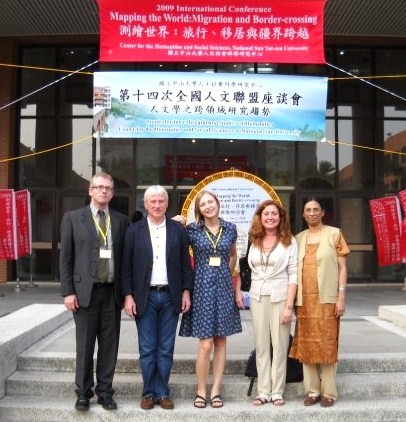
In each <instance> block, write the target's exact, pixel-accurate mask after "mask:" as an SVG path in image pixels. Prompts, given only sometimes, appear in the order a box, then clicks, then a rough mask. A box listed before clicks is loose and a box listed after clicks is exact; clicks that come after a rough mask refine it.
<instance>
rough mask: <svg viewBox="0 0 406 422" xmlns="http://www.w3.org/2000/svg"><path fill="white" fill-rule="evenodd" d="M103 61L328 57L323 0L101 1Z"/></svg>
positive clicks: (321, 60)
mask: <svg viewBox="0 0 406 422" xmlns="http://www.w3.org/2000/svg"><path fill="white" fill-rule="evenodd" d="M98 3H99V11H100V61H102V62H103V61H104V62H140V61H141V62H157V61H162V62H168V61H170V62H179V61H182V62H232V63H236V62H244V63H268V62H271V63H325V58H324V43H323V15H324V5H325V0H284V1H282V0H273V1H266V0H250V1H249V2H247V1H246V0H182V1H176V2H165V3H164V2H157V1H155V0H148V1H145V0H131V1H125V0H98Z"/></svg>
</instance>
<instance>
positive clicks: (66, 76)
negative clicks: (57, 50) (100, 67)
mask: <svg viewBox="0 0 406 422" xmlns="http://www.w3.org/2000/svg"><path fill="white" fill-rule="evenodd" d="M98 62H99V60H95V61H94V62H93V63H90V64H87V65H85V66H83V67H81V68H80V69H78V70H75V71H73V72H71V73H69V74H68V75H65V76H62V77H61V78H59V79H57V80H56V81H53V82H50V83H49V84H46V85H44V86H43V87H41V88H38V89H36V90H35V91H32V92H30V93H29V94H26V95H24V96H22V97H20V98H17V99H16V100H14V101H12V102H11V103H8V104H5V105H3V106H1V107H0V111H1V110H3V109H5V108H7V107H10V106H11V105H13V104H16V103H18V102H19V101H22V100H24V99H25V98H28V97H30V96H31V95H34V94H36V93H38V92H40V91H42V90H44V89H46V88H48V87H50V86H52V85H55V84H57V83H59V82H62V81H63V80H65V79H67V78H69V77H70V76H72V75H75V74H77V73H79V72H81V71H82V70H83V69H87V68H88V67H90V66H93V65H94V64H96V63H98Z"/></svg>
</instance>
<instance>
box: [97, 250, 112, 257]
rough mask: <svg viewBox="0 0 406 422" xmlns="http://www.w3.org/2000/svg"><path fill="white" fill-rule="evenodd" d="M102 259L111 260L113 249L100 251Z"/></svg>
mask: <svg viewBox="0 0 406 422" xmlns="http://www.w3.org/2000/svg"><path fill="white" fill-rule="evenodd" d="M99 257H100V258H103V259H111V249H100V255H99Z"/></svg>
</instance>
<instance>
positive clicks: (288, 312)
mask: <svg viewBox="0 0 406 422" xmlns="http://www.w3.org/2000/svg"><path fill="white" fill-rule="evenodd" d="M292 316H293V308H292V309H289V308H288V307H285V309H284V310H283V318H282V324H289V323H290V322H292Z"/></svg>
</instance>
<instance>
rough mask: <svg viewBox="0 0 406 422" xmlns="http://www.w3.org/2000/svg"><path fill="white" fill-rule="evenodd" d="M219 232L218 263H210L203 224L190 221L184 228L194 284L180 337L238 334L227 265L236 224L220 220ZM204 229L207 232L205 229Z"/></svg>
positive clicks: (210, 245)
mask: <svg viewBox="0 0 406 422" xmlns="http://www.w3.org/2000/svg"><path fill="white" fill-rule="evenodd" d="M220 227H222V232H221V236H220V240H219V242H218V244H217V248H216V256H219V257H220V259H221V262H220V266H218V267H217V266H210V265H209V259H210V257H211V256H213V255H214V253H213V243H216V240H217V238H216V237H215V236H213V235H211V234H209V235H210V236H212V241H213V243H212V242H211V241H210V240H209V239H208V237H207V234H206V233H205V228H204V224H203V223H191V224H189V225H188V226H187V227H186V229H187V232H188V236H189V241H190V244H191V246H192V249H193V258H194V262H195V283H194V289H193V294H192V307H191V309H190V311H189V312H188V313H187V314H184V315H183V316H182V323H181V327H180V331H179V334H180V335H181V336H183V337H196V338H210V337H225V336H229V335H231V334H235V333H240V332H241V331H242V329H241V319H240V312H239V309H238V307H237V305H236V304H235V300H234V288H233V283H232V273H231V271H230V267H229V261H230V250H231V246H232V245H233V244H234V243H235V242H236V240H237V228H236V226H235V224H233V223H230V222H227V221H224V220H222V219H220ZM206 232H208V233H210V232H209V231H208V230H207V229H206Z"/></svg>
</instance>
